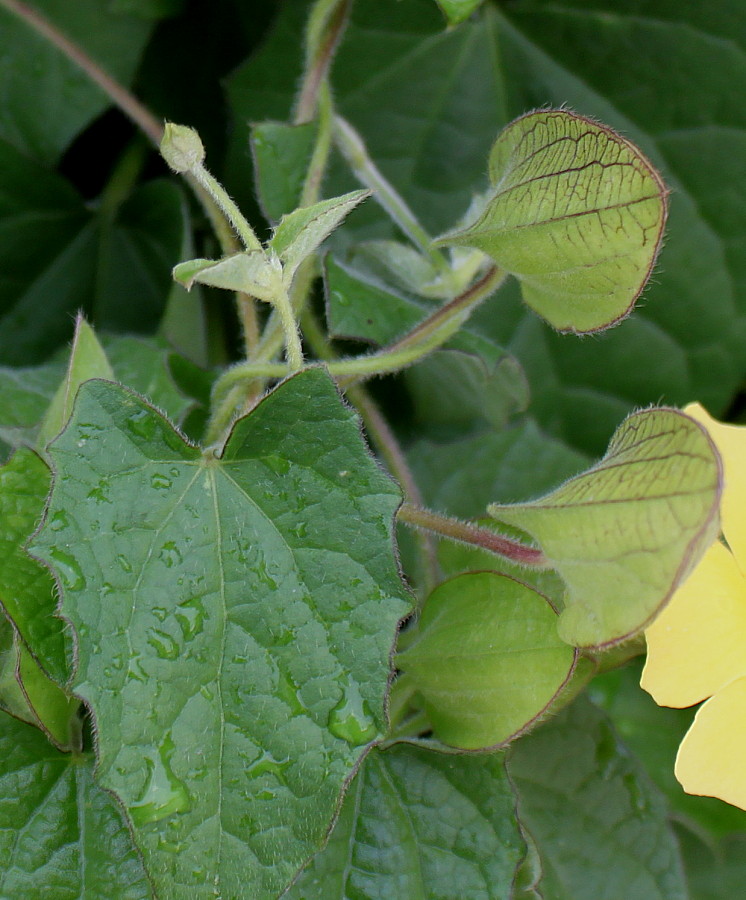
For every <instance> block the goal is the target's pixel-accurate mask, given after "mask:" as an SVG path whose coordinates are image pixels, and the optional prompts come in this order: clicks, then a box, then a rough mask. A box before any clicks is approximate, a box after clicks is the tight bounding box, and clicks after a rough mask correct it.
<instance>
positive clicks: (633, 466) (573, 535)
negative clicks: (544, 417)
mask: <svg viewBox="0 0 746 900" xmlns="http://www.w3.org/2000/svg"><path fill="white" fill-rule="evenodd" d="M721 481H722V475H721V465H720V459H719V456H718V453H717V450H716V449H715V446H714V444H713V443H712V441H711V440H710V438H709V437H708V435H707V433H706V432H705V430H704V429H703V428H702V427H701V426H700V425H699V424H698V423H697V422H695V421H694V420H693V419H691V418H690V417H689V416H686V415H684V414H683V413H681V412H678V411H677V410H673V409H651V410H645V411H643V412H638V413H634V414H633V415H631V416H629V418H627V419H626V420H625V421H624V422H623V423H622V425H620V427H619V428H618V429H617V431H616V433H615V434H614V437H613V438H612V440H611V443H610V444H609V449H608V451H607V453H606V455H605V456H604V457H603V459H602V460H600V462H598V463H597V464H596V465H595V466H592V467H591V468H590V469H589V470H588V471H587V472H584V473H583V474H581V475H577V476H576V477H575V478H571V479H570V480H569V481H568V482H566V483H565V484H564V485H562V486H561V487H560V488H558V489H557V490H556V491H553V492H552V493H551V494H548V495H547V496H546V497H542V498H540V499H539V500H535V501H532V502H531V503H525V504H516V505H514V506H500V505H498V504H493V505H491V506H490V507H489V508H488V512H489V513H490V515H492V516H494V518H496V519H498V520H499V521H501V522H506V523H507V524H509V525H514V526H516V527H517V528H521V529H523V530H524V531H527V532H528V533H529V534H531V535H532V536H533V537H534V538H535V539H536V540H537V541H538V542H539V544H540V545H541V548H542V550H543V551H544V554H545V555H546V556H547V558H548V559H549V560H550V562H551V563H552V565H553V566H554V567H555V568H556V569H557V571H558V572H559V573H560V575H561V576H562V578H563V579H564V581H565V583H566V584H567V597H566V607H565V609H564V611H563V612H562V614H561V616H560V622H559V631H560V634H561V635H562V637H563V639H564V640H566V641H568V643H571V644H574V645H575V646H578V647H601V646H604V645H608V644H613V643H617V642H619V641H622V640H625V639H626V638H628V637H631V636H632V635H634V634H636V633H637V632H639V631H641V630H642V629H643V628H644V627H645V626H646V625H647V624H649V622H650V621H651V619H652V618H653V616H655V614H656V613H657V612H658V610H659V609H661V607H663V606H664V604H665V603H666V602H667V601H668V599H669V598H670V597H671V595H672V593H673V591H674V590H675V589H676V588H677V587H678V585H679V584H681V582H682V581H683V580H684V578H686V576H687V575H688V574H689V572H690V571H691V569H692V567H693V566H694V565H695V564H696V563H697V561H698V560H699V558H700V557H701V555H702V553H703V552H704V551H705V549H706V548H707V547H708V546H709V545H710V543H712V541H713V540H714V539H715V537H716V535H717V529H718V504H719V500H720V493H721V488H722V485H721Z"/></svg>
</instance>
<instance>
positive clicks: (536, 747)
mask: <svg viewBox="0 0 746 900" xmlns="http://www.w3.org/2000/svg"><path fill="white" fill-rule="evenodd" d="M508 775H509V776H510V779H511V782H512V783H513V784H514V786H515V789H516V794H517V800H518V803H517V812H518V819H519V821H520V823H521V825H522V827H523V828H524V829H525V830H526V831H527V832H528V833H529V834H530V835H531V837H532V839H533V842H534V846H535V849H536V851H537V853H538V856H539V859H540V862H541V869H542V877H541V880H540V882H539V884H538V886H537V887H538V894H539V896H540V897H543V898H546V900H548V898H551V900H555V898H557V900H560V898H561V900H621V898H623V897H624V898H627V897H629V898H632V897H635V898H637V897H639V898H640V900H642V898H643V897H645V900H687V898H689V893H688V891H687V888H686V880H685V878H684V873H683V870H682V865H681V857H680V855H679V848H678V845H677V843H676V837H675V836H674V834H673V831H672V828H671V823H670V820H669V815H670V812H669V808H668V806H667V804H666V802H665V799H664V798H663V796H662V795H661V794H660V792H659V791H658V790H657V789H656V787H655V785H653V784H652V782H651V781H650V779H649V777H648V775H647V773H646V772H645V771H644V769H643V767H642V766H641V765H640V763H639V762H638V761H637V760H636V759H635V757H634V756H633V755H632V754H630V752H629V751H628V750H627V749H626V747H624V746H623V745H622V744H621V743H620V741H619V739H618V737H617V736H616V734H615V733H614V730H613V728H612V727H611V725H610V723H609V721H608V719H607V718H606V717H605V716H604V715H603V713H601V712H600V711H599V710H598V709H596V708H595V707H594V706H593V705H592V704H591V703H590V702H589V701H588V700H587V699H586V698H584V697H581V698H579V699H578V700H576V701H575V702H574V703H573V704H572V706H570V707H569V708H568V709H567V710H563V712H561V713H560V714H559V715H558V716H557V717H556V718H553V719H550V720H549V721H548V722H547V723H546V724H545V725H544V726H543V727H542V728H539V729H537V730H536V731H535V732H534V733H533V734H529V735H527V736H526V737H525V738H524V739H522V740H520V741H516V743H515V744H514V745H513V747H512V748H511V752H510V756H509V758H508ZM529 896H532V895H529Z"/></svg>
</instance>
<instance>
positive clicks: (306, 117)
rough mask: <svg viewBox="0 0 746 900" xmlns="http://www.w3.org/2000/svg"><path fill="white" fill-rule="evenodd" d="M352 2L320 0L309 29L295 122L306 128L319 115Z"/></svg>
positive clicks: (307, 29) (311, 15) (309, 23)
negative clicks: (324, 87) (321, 99)
mask: <svg viewBox="0 0 746 900" xmlns="http://www.w3.org/2000/svg"><path fill="white" fill-rule="evenodd" d="M350 6H351V2H350V0H317V3H316V4H315V6H314V7H313V9H312V10H311V14H310V15H309V17H308V25H307V27H306V67H305V73H304V76H303V83H302V85H301V89H300V93H299V95H298V100H297V103H296V106H295V115H294V116H293V123H294V124H295V125H303V124H304V123H305V122H310V121H312V120H313V117H314V116H315V115H316V108H317V105H318V102H319V95H320V92H321V90H322V86H323V85H324V84H326V81H327V76H328V74H329V68H330V66H331V62H332V60H333V59H334V54H335V52H336V50H337V47H338V46H339V42H340V40H341V38H342V35H343V34H344V30H345V25H346V24H347V16H348V14H349V11H350Z"/></svg>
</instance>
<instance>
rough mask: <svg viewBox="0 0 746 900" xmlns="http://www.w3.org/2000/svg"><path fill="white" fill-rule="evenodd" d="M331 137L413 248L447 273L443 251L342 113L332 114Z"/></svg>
mask: <svg viewBox="0 0 746 900" xmlns="http://www.w3.org/2000/svg"><path fill="white" fill-rule="evenodd" d="M333 129H334V140H335V143H336V145H337V147H338V148H339V150H340V152H341V153H342V155H343V156H344V158H345V159H346V160H347V163H348V165H349V167H350V168H351V169H352V171H353V173H354V174H355V176H356V177H357V179H358V180H359V181H360V182H361V183H362V184H364V185H365V186H366V187H367V188H370V189H371V190H372V191H373V197H374V199H375V200H376V201H377V202H378V203H380V205H381V206H382V207H383V208H384V209H385V210H386V212H387V213H388V214H389V215H390V216H391V218H392V219H393V220H394V222H396V224H397V225H398V226H399V227H400V228H401V230H402V231H403V232H404V233H405V234H406V235H407V237H408V238H409V239H410V240H411V241H412V243H413V244H414V245H415V247H418V248H419V250H420V251H421V252H422V253H423V254H424V255H425V256H427V257H428V259H429V260H430V261H431V262H432V263H433V265H434V266H435V267H436V268H437V269H438V270H439V271H440V272H444V273H448V274H450V272H451V267H450V266H449V264H448V260H446V258H445V257H444V256H443V254H442V253H441V252H440V251H439V250H438V249H436V248H435V247H433V245H432V239H431V238H430V235H429V234H428V233H427V232H426V231H425V229H424V228H423V227H422V225H420V223H419V222H418V221H417V217H416V216H415V214H414V213H413V212H412V210H411V209H410V208H409V206H408V205H407V203H406V201H405V200H404V198H403V197H402V196H400V194H399V193H398V192H397V191H396V190H395V188H394V186H393V185H392V184H391V182H389V181H388V180H387V179H386V178H384V176H383V173H382V172H381V170H380V169H379V168H378V166H376V164H375V163H374V162H373V160H372V159H371V158H370V156H368V151H367V149H366V147H365V144H364V143H363V139H362V138H361V137H360V135H359V134H358V133H357V131H355V129H354V128H353V127H352V125H350V123H349V122H348V121H346V120H345V119H343V118H342V116H339V115H336V116H334V122H333Z"/></svg>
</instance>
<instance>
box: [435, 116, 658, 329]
mask: <svg viewBox="0 0 746 900" xmlns="http://www.w3.org/2000/svg"><path fill="white" fill-rule="evenodd" d="M490 181H491V182H492V185H493V188H494V191H493V193H492V195H491V196H490V197H489V199H488V200H487V203H486V205H485V208H484V211H483V212H482V213H481V214H480V215H479V217H478V218H477V219H476V220H475V221H474V222H472V223H471V224H470V225H467V226H466V227H464V228H462V229H459V230H458V231H455V232H451V233H450V234H447V235H444V236H443V237H442V238H440V239H439V241H437V242H436V243H438V244H461V245H466V246H469V247H478V248H479V249H480V250H483V251H484V252H485V253H488V254H489V255H490V256H491V257H492V258H493V259H494V260H495V262H497V264H498V265H499V266H500V267H501V268H503V269H505V270H506V271H507V272H510V273H511V274H512V275H515V276H516V277H517V278H518V280H519V281H520V283H521V289H522V292H523V299H524V300H525V302H526V303H527V304H528V306H530V307H531V308H532V309H533V310H535V311H536V312H537V313H539V315H540V316H542V317H543V318H544V319H546V320H547V321H548V322H549V324H550V325H552V326H554V327H555V328H557V329H558V330H559V331H573V332H581V333H583V332H589V331H600V330H601V329H603V328H608V327H609V326H610V325H615V324H616V323H617V322H618V321H619V320H620V319H623V318H624V317H625V316H627V315H628V314H629V313H630V311H631V309H632V307H633V306H634V304H635V301H636V300H637V298H638V297H639V295H640V292H641V291H642V289H643V287H644V285H645V282H646V281H647V280H648V277H649V275H650V272H651V269H652V267H653V263H654V262H655V258H656V256H657V255H658V249H659V247H660V243H661V240H662V238H663V226H664V223H665V220H666V190H665V187H664V185H663V182H662V181H661V179H660V176H659V175H658V173H657V172H656V171H655V169H654V168H653V167H652V165H651V164H650V163H649V162H648V161H647V160H646V159H645V157H644V156H643V155H642V154H641V153H640V151H639V150H638V149H637V148H636V147H635V146H634V144H631V143H630V142H629V141H627V140H625V139H624V138H622V137H620V135H618V134H616V133H615V132H614V131H612V130H611V129H610V128H607V127H606V126H605V125H600V124H598V123H596V122H593V121H591V120H590V119H587V118H584V117H581V116H576V115H574V114H573V113H569V112H566V111H564V110H551V111H548V112H536V113H529V114H528V115H526V116H523V117H522V118H520V119H518V120H516V121H515V122H513V123H512V124H511V125H508V127H507V128H506V129H505V130H504V131H503V132H502V134H501V135H500V136H499V137H498V139H497V141H496V142H495V145H494V146H493V148H492V151H491V153H490Z"/></svg>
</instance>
